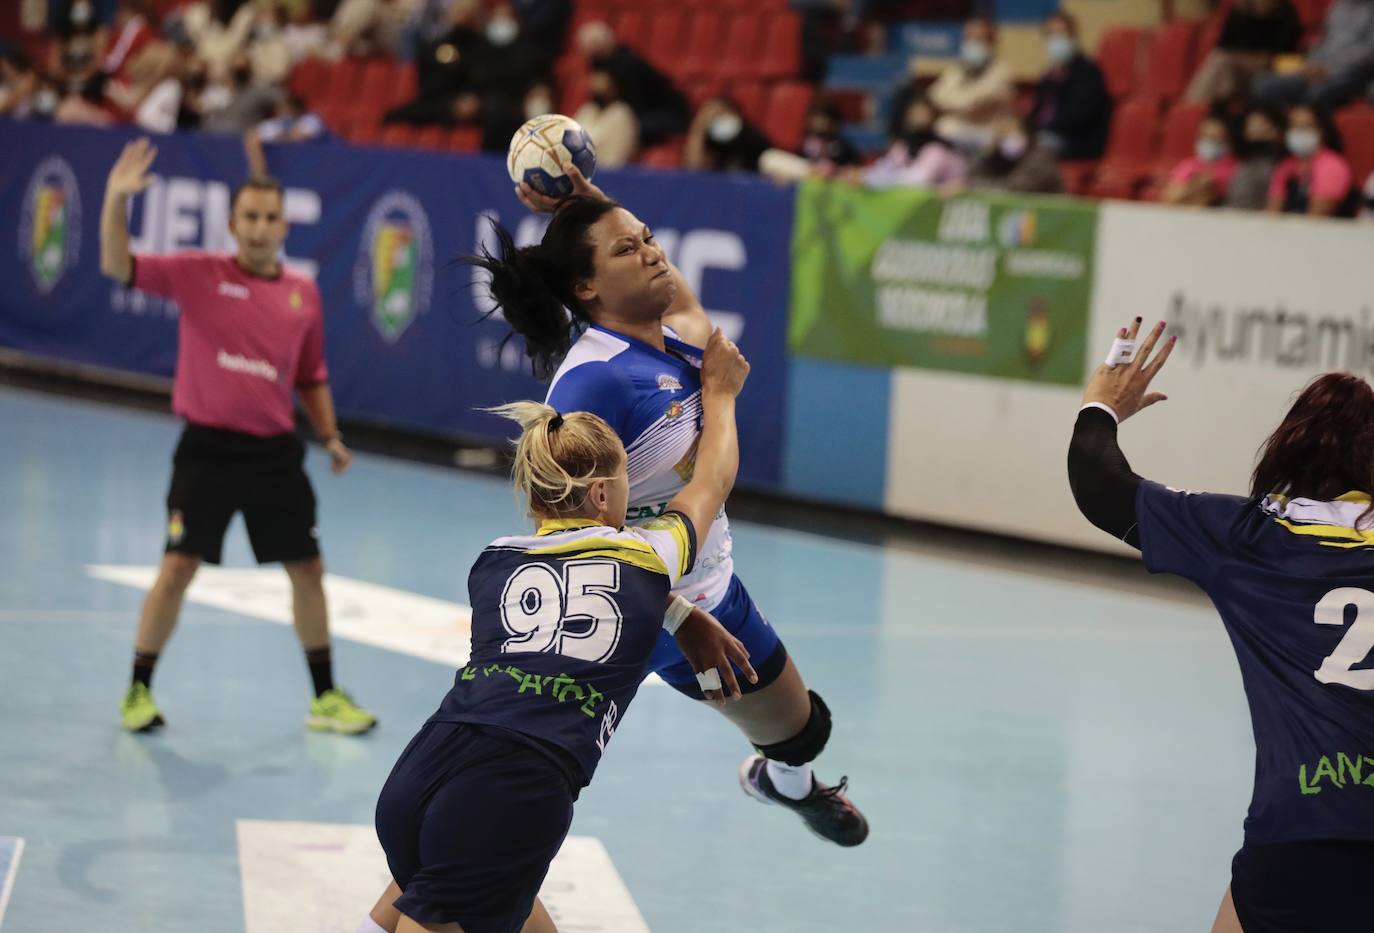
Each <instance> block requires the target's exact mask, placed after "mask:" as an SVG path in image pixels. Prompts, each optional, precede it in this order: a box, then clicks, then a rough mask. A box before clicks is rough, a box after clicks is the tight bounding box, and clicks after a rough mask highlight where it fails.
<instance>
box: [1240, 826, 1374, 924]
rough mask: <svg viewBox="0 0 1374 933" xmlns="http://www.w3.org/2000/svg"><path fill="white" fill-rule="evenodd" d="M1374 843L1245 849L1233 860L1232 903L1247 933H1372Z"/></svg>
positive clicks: (1332, 842)
mask: <svg viewBox="0 0 1374 933" xmlns="http://www.w3.org/2000/svg"><path fill="white" fill-rule="evenodd" d="M1370 878H1374V843H1369V842H1350V841H1337V840H1320V841H1314V842H1285V843H1280V844H1278V845H1267V846H1251V845H1247V846H1244V847H1243V848H1242V849H1241V850H1240V851H1239V852H1237V853H1236V857H1235V858H1234V859H1232V860H1231V900H1232V901H1233V902H1234V903H1235V905H1236V916H1237V917H1239V918H1240V925H1241V928H1242V929H1244V930H1245V933H1351V931H1353V930H1368V929H1370V908H1369V887H1368V885H1369V879H1370Z"/></svg>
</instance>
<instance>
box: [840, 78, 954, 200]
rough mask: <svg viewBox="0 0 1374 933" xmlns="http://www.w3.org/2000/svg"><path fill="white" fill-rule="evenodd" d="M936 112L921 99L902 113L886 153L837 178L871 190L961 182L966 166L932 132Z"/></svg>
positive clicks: (933, 106)
mask: <svg viewBox="0 0 1374 933" xmlns="http://www.w3.org/2000/svg"><path fill="white" fill-rule="evenodd" d="M940 116H941V114H940V110H939V108H938V107H936V106H935V105H934V104H933V103H931V102H930V100H928V99H927V98H924V97H921V98H917V99H916V100H914V101H912V102H911V103H910V104H908V105H907V108H906V111H905V112H904V113H903V114H902V122H901V124H900V135H898V136H897V137H896V138H894V139H893V140H892V143H891V145H890V146H889V147H888V149H887V152H885V153H883V155H882V157H881V158H879V159H878V161H876V162H874V163H873V164H872V165H870V166H868V167H867V168H864V169H850V170H848V171H846V172H844V173H842V175H841V177H843V178H845V179H847V180H851V181H861V182H863V183H864V184H865V185H868V186H869V187H871V188H890V187H895V186H902V187H908V188H946V187H954V186H958V185H961V184H963V183H964V179H965V177H966V176H967V174H968V163H967V162H966V161H965V159H964V157H963V156H962V155H960V154H959V152H958V150H957V149H956V148H955V147H954V145H953V144H952V143H950V142H949V141H948V140H946V139H944V138H943V137H942V136H941V135H940V133H939V131H938V130H937V129H936V127H938V126H939V125H940V122H939V121H940Z"/></svg>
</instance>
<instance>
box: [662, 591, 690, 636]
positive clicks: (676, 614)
mask: <svg viewBox="0 0 1374 933" xmlns="http://www.w3.org/2000/svg"><path fill="white" fill-rule="evenodd" d="M691 614H692V604H691V603H690V602H688V601H687V600H686V599H684V598H683V597H681V596H675V597H673V601H672V602H671V603H669V604H668V611H667V612H665V613H664V614H663V628H664V631H666V632H667V633H668V634H669V635H676V634H677V630H678V629H679V628H680V627H681V626H682V623H683V622H686V621H687V617H688V616H689V615H691Z"/></svg>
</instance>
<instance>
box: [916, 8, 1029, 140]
mask: <svg viewBox="0 0 1374 933" xmlns="http://www.w3.org/2000/svg"><path fill="white" fill-rule="evenodd" d="M927 96H928V97H929V98H930V101H931V103H933V104H934V105H935V106H936V107H938V108H939V109H940V112H941V114H942V116H941V117H940V125H939V126H938V127H936V129H937V130H938V131H939V133H940V136H941V137H942V138H944V139H945V140H947V141H948V142H951V143H953V144H955V145H960V146H965V147H967V148H969V149H978V148H980V147H982V146H984V145H986V144H987V142H988V140H989V139H990V138H991V136H992V126H993V124H994V123H996V122H997V121H998V120H1000V119H1002V118H1003V117H1008V116H1011V115H1012V114H1013V107H1014V104H1015V99H1016V90H1015V88H1014V87H1013V86H1012V77H1011V72H1010V71H1009V70H1008V69H1007V66H1006V65H1003V64H1002V63H1001V62H999V61H997V28H996V26H994V25H993V23H992V21H991V20H988V19H984V18H982V17H979V18H977V19H971V20H969V21H968V23H966V24H965V25H964V38H963V42H962V44H961V45H960V46H959V63H958V64H955V65H951V66H950V67H948V68H946V69H945V70H944V71H943V72H941V74H940V77H939V78H937V79H936V80H935V83H934V84H932V85H931V86H930V90H929V91H928V92H927Z"/></svg>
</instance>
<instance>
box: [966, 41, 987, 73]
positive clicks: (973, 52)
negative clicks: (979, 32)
mask: <svg viewBox="0 0 1374 933" xmlns="http://www.w3.org/2000/svg"><path fill="white" fill-rule="evenodd" d="M959 58H960V59H961V60H962V61H963V63H964V64H965V65H968V66H969V67H970V68H982V67H983V66H984V65H986V64H987V63H988V61H989V60H990V59H991V58H992V49H990V48H988V44H987V43H986V42H984V41H983V40H981V39H965V40H964V44H963V45H961V46H960V47H959Z"/></svg>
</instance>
